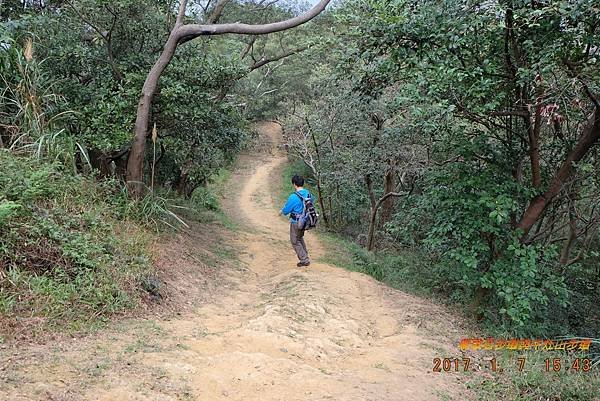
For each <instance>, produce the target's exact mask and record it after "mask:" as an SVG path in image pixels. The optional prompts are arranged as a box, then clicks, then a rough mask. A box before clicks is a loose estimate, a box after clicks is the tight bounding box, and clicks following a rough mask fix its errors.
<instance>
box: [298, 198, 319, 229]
mask: <svg viewBox="0 0 600 401" xmlns="http://www.w3.org/2000/svg"><path fill="white" fill-rule="evenodd" d="M294 193H295V194H296V195H297V196H298V197H299V198H300V199H301V200H302V205H303V207H302V213H301V214H299V215H296V220H297V221H298V228H299V229H300V230H310V229H311V228H315V227H316V226H317V221H318V220H319V214H318V213H317V209H316V208H315V205H314V204H313V201H312V196H311V195H310V193H309V194H308V196H307V197H306V198H305V197H303V196H302V195H300V193H299V192H298V191H296V192H294Z"/></svg>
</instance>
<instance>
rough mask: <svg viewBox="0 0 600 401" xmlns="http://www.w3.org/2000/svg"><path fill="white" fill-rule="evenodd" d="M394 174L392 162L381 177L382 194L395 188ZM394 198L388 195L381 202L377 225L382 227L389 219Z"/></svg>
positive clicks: (392, 209)
mask: <svg viewBox="0 0 600 401" xmlns="http://www.w3.org/2000/svg"><path fill="white" fill-rule="evenodd" d="M395 178H396V175H395V169H394V165H393V164H392V165H391V167H390V169H389V170H388V171H387V172H386V173H385V177H384V179H383V194H384V195H385V194H389V193H390V192H394V189H395V188H396V180H395ZM394 203H395V202H394V198H393V197H389V198H388V199H387V200H386V201H385V202H383V204H382V205H381V214H380V218H379V226H380V227H383V226H384V225H385V223H387V222H388V221H390V220H391V218H392V213H393V211H394Z"/></svg>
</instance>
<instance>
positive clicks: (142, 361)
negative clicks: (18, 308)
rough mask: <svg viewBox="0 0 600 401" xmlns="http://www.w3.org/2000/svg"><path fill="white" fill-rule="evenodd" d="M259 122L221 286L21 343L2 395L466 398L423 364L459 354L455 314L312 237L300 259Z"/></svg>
mask: <svg viewBox="0 0 600 401" xmlns="http://www.w3.org/2000/svg"><path fill="white" fill-rule="evenodd" d="M259 128H260V131H261V133H262V135H264V137H263V143H262V146H261V148H262V151H261V152H258V151H257V152H256V153H254V154H253V155H251V156H250V155H246V156H245V157H242V158H241V160H240V162H239V168H238V170H237V172H236V173H235V174H234V175H233V177H234V178H233V180H232V182H231V183H230V185H231V189H230V190H229V191H227V192H228V193H230V194H232V195H231V196H229V197H228V199H226V200H225V206H226V210H227V212H228V214H229V216H230V217H231V218H232V219H233V221H234V222H236V223H237V224H238V225H239V226H240V227H241V228H240V230H238V231H237V232H236V234H235V235H236V238H235V239H234V242H235V246H236V247H237V248H238V249H240V252H241V256H240V258H241V262H242V263H241V269H239V270H238V271H232V272H229V273H228V275H227V279H226V280H225V282H224V284H223V286H224V287H225V288H224V289H223V290H222V291H221V292H220V294H219V295H218V296H214V297H213V299H212V300H210V301H209V302H207V303H205V304H204V305H203V306H201V307H199V308H198V309H197V310H196V311H195V312H194V313H189V314H187V315H184V316H179V317H177V318H175V319H172V320H159V321H149V320H147V321H141V320H140V321H134V322H130V323H129V324H125V325H122V326H120V327H115V328H110V329H107V330H105V331H103V332H102V333H99V334H97V335H95V336H90V337H88V338H84V339H78V340H77V339H74V340H69V341H67V342H62V343H60V344H58V345H56V344H48V345H44V346H38V347H31V348H28V349H23V350H19V352H18V355H19V356H18V357H17V356H16V355H17V353H15V354H12V355H13V356H12V359H9V360H3V361H0V378H1V380H0V400H11V401H12V400H15V401H16V400H57V401H58V400H81V399H83V400H107V401H108V400H151V401H155V400H156V401H158V400H285V401H290V400H377V401H381V400H409V401H410V400H447V399H450V400H464V399H470V398H471V396H469V395H468V394H467V393H466V392H465V391H466V390H465V386H464V385H463V383H462V377H463V376H462V375H461V374H452V373H432V372H431V370H432V359H433V358H434V357H436V356H441V357H444V356H458V354H459V353H458V350H457V349H456V347H455V344H456V341H457V339H458V337H460V335H461V334H462V333H460V331H459V329H458V328H457V327H455V324H454V323H453V321H454V320H455V319H454V318H453V316H452V315H451V314H449V313H448V312H446V311H445V310H444V309H443V308H440V307H438V306H435V305H433V304H431V303H430V302H428V301H426V300H423V299H420V298H417V297H414V296H410V295H407V294H404V293H401V292H398V291H395V290H392V289H389V288H387V287H385V286H383V285H381V284H379V283H378V282H376V281H375V280H373V279H371V278H370V277H367V276H365V275H362V274H359V273H352V272H348V271H345V270H343V269H339V268H335V267H332V266H329V265H326V264H323V263H319V262H318V260H319V257H320V256H321V255H322V254H323V249H322V245H321V244H320V243H319V241H318V239H317V238H316V237H315V236H314V235H313V233H309V234H307V243H308V247H309V251H310V253H311V257H312V259H313V262H314V263H313V264H311V266H310V268H308V269H299V268H297V267H296V266H295V263H296V259H295V255H294V254H293V251H292V249H291V247H290V245H289V242H288V223H287V222H286V220H285V219H283V218H281V217H278V216H277V210H278V208H279V206H280V205H278V204H276V203H277V202H276V194H278V193H279V191H278V190H277V188H278V183H279V177H280V172H281V168H282V167H283V165H284V162H285V160H286V159H285V156H284V155H283V154H282V153H280V152H279V151H278V150H277V147H276V146H275V145H277V144H278V143H279V142H280V136H281V130H280V128H279V126H278V125H276V124H273V123H265V124H262V125H261V126H260V127H259ZM240 191H241V194H240ZM238 194H239V196H237V195H238ZM3 356H4V357H5V358H8V354H7V353H5V354H4V355H3Z"/></svg>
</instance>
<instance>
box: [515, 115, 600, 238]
mask: <svg viewBox="0 0 600 401" xmlns="http://www.w3.org/2000/svg"><path fill="white" fill-rule="evenodd" d="M598 140H600V112H599V109H598V108H597V107H596V109H595V110H594V114H593V115H592V117H591V118H590V119H589V121H588V123H587V124H586V127H585V128H584V130H583V134H582V135H581V137H580V138H579V141H578V142H577V144H576V145H575V147H574V148H573V150H571V152H570V153H569V155H568V156H567V159H566V160H565V161H564V162H563V164H562V165H561V166H560V168H559V169H558V171H557V172H556V174H555V175H554V177H553V178H552V180H551V181H550V185H549V186H548V189H547V190H546V191H545V192H544V193H543V194H541V195H539V196H536V197H535V198H533V199H532V200H531V202H530V203H529V206H528V207H527V209H526V210H525V212H524V213H523V217H521V220H520V221H519V224H517V229H521V230H523V238H526V237H527V234H528V233H529V230H531V228H532V227H533V225H534V224H535V223H536V221H537V220H538V219H539V218H540V216H541V215H542V213H543V212H544V210H545V209H546V207H547V206H548V205H549V204H550V203H551V202H552V200H553V199H554V198H555V197H556V196H557V195H558V194H559V193H560V192H561V191H562V189H563V185H564V184H565V182H566V181H567V179H568V178H569V177H570V176H571V174H572V173H573V165H574V164H576V163H578V162H580V161H581V160H582V159H583V157H584V156H585V155H586V154H587V152H588V151H589V150H590V149H591V148H592V146H594V145H595V144H596V143H597V142H598Z"/></svg>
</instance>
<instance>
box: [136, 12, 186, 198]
mask: <svg viewBox="0 0 600 401" xmlns="http://www.w3.org/2000/svg"><path fill="white" fill-rule="evenodd" d="M180 26H181V22H179V21H178V22H177V23H176V24H175V27H174V28H173V30H172V31H171V34H170V35H169V39H168V40H167V43H166V44H165V48H164V49H163V52H162V53H161V55H160V57H159V58H158V60H157V61H156V63H155V64H154V66H153V67H152V69H151V70H150V73H149V74H148V76H147V77H146V81H145V82H144V86H143V88H142V96H141V97H140V101H139V103H138V108H137V117H136V119H135V132H134V136H133V144H132V145H131V151H130V152H129V159H128V161H127V186H128V189H129V193H130V195H131V196H132V197H134V198H139V197H140V196H141V195H142V193H143V188H144V182H143V179H144V178H143V174H144V171H143V169H144V157H145V153H146V139H147V137H148V125H149V124H148V123H149V120H150V107H151V106H152V99H153V98H154V94H155V93H156V88H157V87H158V81H159V80H160V76H161V75H162V73H163V71H164V70H165V68H167V65H169V63H170V62H171V60H172V59H173V55H174V54H175V49H176V48H177V41H178V35H177V30H178V29H179V27H180Z"/></svg>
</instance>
